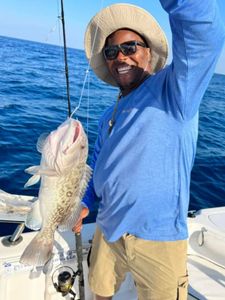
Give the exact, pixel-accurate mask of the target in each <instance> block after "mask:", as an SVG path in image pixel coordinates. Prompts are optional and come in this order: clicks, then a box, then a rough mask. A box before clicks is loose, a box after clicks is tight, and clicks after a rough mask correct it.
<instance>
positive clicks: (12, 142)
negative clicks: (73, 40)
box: [0, 37, 225, 235]
mask: <svg viewBox="0 0 225 300" xmlns="http://www.w3.org/2000/svg"><path fill="white" fill-rule="evenodd" d="M0 45H1V47H0V58H1V59H0V61H1V63H0V72H1V76H0V189H2V190H4V191H6V192H9V193H15V194H23V195H33V196H37V194H38V185H36V186H32V187H30V188H28V189H25V188H24V187H23V186H24V184H25V182H26V181H27V180H28V178H29V175H28V174H26V173H25V172H24V169H26V168H27V167H29V166H32V165H37V164H39V161H40V154H39V153H38V152H37V150H36V142H37V139H38V137H39V135H40V134H42V133H43V132H50V131H51V130H53V129H55V128H56V127H57V126H58V125H59V124H60V123H61V122H63V121H64V120H65V119H66V118H67V114H68V108H67V97H66V81H65V75H64V56H63V55H64V54H63V48H62V47H59V46H54V45H49V44H42V43H37V42H31V41H25V40H19V39H14V38H8V37H0ZM68 63H69V74H70V93H71V106H72V110H73V109H74V108H75V107H77V106H78V104H79V102H80V99H81V104H80V108H79V109H78V111H77V112H76V114H75V115H74V117H75V118H78V119H79V120H80V121H81V122H82V123H83V125H84V127H85V129H86V132H87V133H88V138H89V161H90V157H91V155H92V152H93V146H94V142H95V139H96V134H97V127H98V119H99V117H100V116H101V114H102V113H103V111H104V110H105V109H106V108H107V107H108V106H109V105H111V104H113V103H114V102H115V100H116V97H117V93H118V92H117V89H116V88H113V87H110V86H108V85H106V84H104V83H102V82H101V81H100V80H98V79H97V78H96V77H95V75H94V74H93V72H92V71H91V70H90V71H89V72H87V71H86V70H87V69H88V62H87V60H86V58H85V54H84V51H82V50H76V49H68ZM85 78H86V79H87V80H86V81H85ZM84 82H85V84H84ZM83 87H84V88H83ZM81 94H82V98H81ZM223 205H225V76H224V75H219V74H214V76H213V78H212V80H211V82H210V85H209V87H208V89H207V91H206V93H205V95H204V99H203V101H202V104H201V107H200V123H199V139H198V147H197V155H196V159H195V165H194V168H193V171H192V180H191V198H190V210H198V209H201V208H206V207H207V208H208V207H215V206H223ZM94 218H95V213H93V214H91V215H90V216H89V218H88V219H87V221H88V222H90V221H93V220H94ZM14 227H15V225H7V224H0V235H3V234H9V233H11V232H12V231H13V229H14Z"/></svg>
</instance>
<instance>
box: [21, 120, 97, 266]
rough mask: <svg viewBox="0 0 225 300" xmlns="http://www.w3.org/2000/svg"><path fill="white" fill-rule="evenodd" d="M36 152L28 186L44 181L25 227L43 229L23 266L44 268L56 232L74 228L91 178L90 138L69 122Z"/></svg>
mask: <svg viewBox="0 0 225 300" xmlns="http://www.w3.org/2000/svg"><path fill="white" fill-rule="evenodd" d="M37 149H38V150H39V151H40V152H41V153H42V158H41V163H40V166H34V167H30V168H28V169H27V172H28V173H31V174H33V176H32V177H31V178H30V179H29V180H28V182H27V184H26V185H25V186H29V185H32V184H35V183H36V182H38V180H39V179H41V184H40V189H39V195H38V200H39V201H38V202H37V203H35V205H34V209H33V211H32V212H31V214H30V215H29V216H28V219H27V221H26V225H27V227H29V228H31V229H38V228H39V227H40V226H41V229H40V231H39V232H38V234H37V235H36V236H35V238H34V239H33V240H32V241H31V243H30V244H29V245H28V246H27V248H26V249H25V251H24V253H23V254H22V256H21V259H20V262H21V263H24V264H29V265H33V266H40V265H44V264H45V263H46V262H47V261H48V260H49V259H50V258H51V257H52V249H53V243H54V233H55V231H56V229H57V228H59V229H61V230H67V229H71V228H72V227H73V225H74V224H75V222H76V220H77V219H78V217H79V214H80V211H81V204H80V202H81V199H82V197H83V194H84V192H85V189H86V186H87V183H88V181H89V178H90V175H91V169H90V167H88V166H87V164H86V160H87V155H88V141H87V137H86V134H85V132H84V130H83V127H82V125H81V123H80V122H79V121H77V120H73V119H68V120H67V121H65V122H64V123H63V124H61V125H60V126H59V127H58V128H57V130H55V131H53V132H51V133H50V135H48V136H47V137H46V138H43V137H41V138H40V139H39V141H38V144H37Z"/></svg>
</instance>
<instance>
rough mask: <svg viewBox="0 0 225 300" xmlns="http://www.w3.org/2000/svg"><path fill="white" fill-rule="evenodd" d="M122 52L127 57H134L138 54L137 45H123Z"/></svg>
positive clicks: (121, 46)
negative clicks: (133, 55)
mask: <svg viewBox="0 0 225 300" xmlns="http://www.w3.org/2000/svg"><path fill="white" fill-rule="evenodd" d="M120 50H121V52H122V53H123V55H125V56H129V55H132V54H134V53H135V52H136V50H137V48H136V44H134V43H127V44H122V45H120Z"/></svg>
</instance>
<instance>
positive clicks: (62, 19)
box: [60, 0, 71, 117]
mask: <svg viewBox="0 0 225 300" xmlns="http://www.w3.org/2000/svg"><path fill="white" fill-rule="evenodd" d="M60 19H61V21H62V29H63V49H64V62H65V76H66V92H67V104H68V116H69V117H70V116H71V102H70V81H69V67H68V60H67V46H66V26H65V18H64V8H63V0H61V17H60Z"/></svg>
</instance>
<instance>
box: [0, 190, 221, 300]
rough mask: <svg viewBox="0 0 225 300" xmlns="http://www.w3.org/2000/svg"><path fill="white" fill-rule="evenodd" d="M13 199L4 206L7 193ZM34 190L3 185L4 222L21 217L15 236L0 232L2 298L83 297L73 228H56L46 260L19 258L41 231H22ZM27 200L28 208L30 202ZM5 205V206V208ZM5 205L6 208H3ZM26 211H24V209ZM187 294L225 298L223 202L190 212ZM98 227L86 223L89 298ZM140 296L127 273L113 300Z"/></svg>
mask: <svg viewBox="0 0 225 300" xmlns="http://www.w3.org/2000/svg"><path fill="white" fill-rule="evenodd" d="M6 198H7V199H8V201H9V199H10V201H11V203H12V204H13V203H14V204H15V202H17V203H18V201H21V207H22V209H21V210H20V213H19V208H18V206H17V208H18V211H17V212H15V211H14V212H12V205H10V206H9V207H8V208H6V205H5V206H4V205H3V204H5V203H6V202H5V199H6ZM34 200H35V199H34V197H32V196H23V195H13V194H9V193H6V192H4V191H0V222H4V223H18V226H17V228H16V230H15V232H14V234H13V235H11V236H3V237H1V238H0V299H4V300H14V299H15V295H16V299H17V300H25V299H30V300H59V299H74V300H77V299H80V297H79V293H80V284H79V283H80V282H79V267H78V266H79V262H78V259H77V252H76V239H75V235H74V233H73V232H72V231H71V232H69V231H66V232H63V233H61V232H58V231H57V232H56V234H55V244H54V250H53V253H54V255H53V257H52V259H51V262H50V263H48V264H46V265H45V266H40V267H36V268H34V267H32V266H28V265H23V264H21V263H20V262H19V260H20V256H21V254H22V252H23V250H24V249H25V247H26V246H27V245H28V243H29V242H30V241H31V239H32V238H33V237H34V236H35V235H36V234H37V233H36V232H34V231H32V232H25V233H24V232H23V229H24V227H25V221H26V215H27V213H28V211H29V207H30V206H29V205H28V204H29V203H32V202H33V201H34ZM24 203H28V204H27V209H26V205H24ZM3 207H4V209H3ZM1 208H2V209H1ZM21 211H22V212H21ZM188 227H189V239H188V241H189V243H188V274H189V289H188V294H189V295H188V299H189V300H190V299H199V300H206V299H207V300H222V299H225V206H223V207H215V208H207V209H202V210H199V211H197V212H195V211H191V212H189V215H188ZM94 231H95V223H89V224H84V226H83V230H82V241H83V242H82V266H83V270H82V271H83V277H84V295H85V300H91V299H93V298H92V294H91V291H90V289H89V286H88V280H87V276H88V253H89V249H90V246H91V241H92V238H93V234H94ZM121 299H127V300H137V292H136V289H135V284H134V282H133V280H132V277H131V274H129V273H128V274H127V276H126V280H125V281H124V283H123V284H122V286H121V288H120V290H119V291H118V293H117V294H116V295H115V296H114V297H113V300H121Z"/></svg>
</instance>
